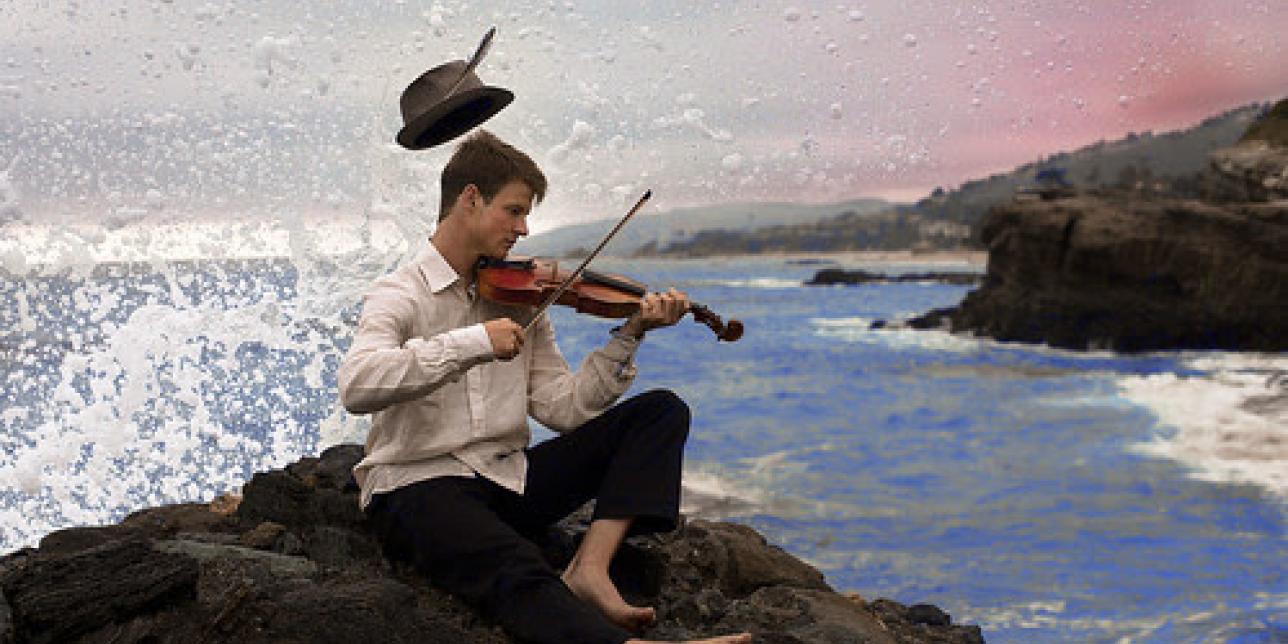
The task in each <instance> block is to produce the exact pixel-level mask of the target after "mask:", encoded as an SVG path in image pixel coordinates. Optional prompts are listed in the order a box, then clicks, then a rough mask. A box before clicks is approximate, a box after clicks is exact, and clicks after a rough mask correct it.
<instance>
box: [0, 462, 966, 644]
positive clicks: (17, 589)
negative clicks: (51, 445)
mask: <svg viewBox="0 0 1288 644" xmlns="http://www.w3.org/2000/svg"><path fill="white" fill-rule="evenodd" d="M361 453H362V447H361V446H359V445H340V446H336V447H333V448H330V449H328V450H327V451H325V452H323V454H322V455H321V456H320V457H317V458H305V459H301V460H300V461H299V462H296V463H294V464H292V465H290V466H288V467H286V468H284V469H282V470H275V471H271V472H264V473H260V474H256V475H255V476H254V477H253V479H252V480H251V481H250V482H248V483H247V484H246V486H245V487H244V489H243V495H242V497H241V498H240V499H239V500H238V499H236V498H231V499H230V498H221V499H218V500H217V501H216V502H215V503H212V504H183V505H173V506H164V507H159V508H150V509H147V510H142V511H139V512H136V513H134V514H132V515H130V516H129V517H127V518H126V519H125V520H124V521H122V522H121V523H120V524H117V525H113V526H103V527H92V528H72V529H68V530H62V531H59V532H55V533H53V534H50V535H48V536H47V537H46V538H45V539H43V540H42V541H41V543H40V547H39V548H27V549H23V550H20V551H17V552H13V553H10V554H8V555H6V556H5V557H3V558H2V559H0V591H3V595H2V596H0V644H3V643H6V642H40V643H43V642H87V643H88V642H103V643H106V642H139V641H150V642H184V643H185V644H191V643H193V642H203V641H205V642H223V641H229V642H231V641H236V642H299V643H305V642H309V643H317V642H337V643H338V642H346V643H347V642H355V641H381V642H430V643H435V642H443V643H445V644H446V643H448V642H451V643H460V642H485V643H486V642H497V643H504V642H509V641H511V640H510V639H509V638H508V637H506V636H505V634H504V633H502V632H501V631H500V629H499V628H497V627H496V626H495V625H494V624H492V623H491V622H489V621H488V620H487V618H486V617H484V616H482V615H479V614H478V613H477V612H475V611H474V610H473V609H472V608H470V607H469V606H466V605H465V604H463V603H461V602H460V601H458V600H456V599H455V598H453V597H450V596H448V595H447V594H445V593H443V592H442V591H440V590H437V589H435V588H433V587H432V586H431V585H430V584H429V583H428V581H427V580H425V579H424V578H423V577H421V576H420V575H419V574H417V573H416V572H415V571H413V570H410V569H408V568H406V567H404V566H402V565H401V564H399V565H391V564H390V563H388V562H387V561H386V560H385V558H384V557H383V556H382V554H381V551H380V547H379V544H378V543H377V542H376V539H375V538H374V536H373V535H372V534H371V533H370V532H369V531H368V529H367V527H366V525H365V521H364V520H363V515H362V513H361V512H359V511H358V510H357V497H356V495H357V490H356V488H355V486H354V485H353V482H352V479H351V478H350V477H349V474H348V472H349V469H350V468H351V467H352V465H353V464H354V463H356V462H357V460H358V459H359V458H360V457H361ZM588 516H589V515H588V513H586V512H581V513H578V514H575V515H574V516H572V517H569V518H568V519H567V520H565V521H564V522H562V523H560V524H559V525H557V526H555V527H554V528H553V529H552V530H551V532H550V538H549V540H548V543H546V544H544V545H545V552H546V553H547V556H548V557H549V558H550V560H551V562H552V564H553V565H555V566H561V565H563V564H564V563H565V562H566V561H567V560H568V559H570V558H571V556H572V552H573V550H574V549H575V547H576V544H577V542H578V540H579V539H580V537H581V535H582V534H583V533H584V531H585V529H586V520H587V517H588ZM613 575H614V577H615V578H616V579H617V580H618V583H619V586H620V587H621V588H622V590H623V594H624V595H626V596H627V598H628V600H632V601H635V602H639V603H647V604H649V605H652V606H655V607H657V609H658V614H659V617H660V621H659V623H658V624H657V626H655V627H654V628H653V629H651V630H650V631H649V632H648V633H646V634H645V635H646V636H648V637H653V638H659V639H683V638H689V637H697V636H708V635H715V634H722V633H730V632H737V631H743V630H749V631H751V632H753V633H755V635H756V641H757V642H775V643H798V642H837V643H840V642H981V641H983V638H982V636H981V634H980V631H979V629H978V627H975V626H967V625H956V624H953V623H952V620H951V618H950V617H949V616H948V615H947V614H946V613H944V612H943V611H941V610H940V609H938V608H936V607H933V606H929V605H917V606H912V607H907V606H903V605H901V604H898V603H896V602H892V601H889V600H877V601H874V602H871V603H868V602H865V601H864V600H862V599H860V598H858V597H857V596H854V595H849V596H845V595H841V594H838V593H836V592H834V591H833V590H832V589H831V588H829V587H828V585H827V583H826V582H825V581H824V579H823V575H822V574H821V573H820V572H819V571H817V570H816V569H814V568H813V567H811V566H809V565H807V564H805V563H804V562H802V561H800V560H799V559H796V558H795V557H793V556H791V555H790V554H788V553H786V552H784V551H783V550H781V549H779V548H776V547H774V546H772V545H770V544H768V543H767V542H766V541H765V539H764V538H763V537H762V536H761V535H760V534H758V533H757V532H756V531H754V530H752V529H751V528H748V527H746V526H742V525H738V524H734V523H721V522H709V521H701V520H690V521H686V522H684V523H683V525H682V526H681V527H680V528H679V529H677V530H676V531H674V532H671V533H668V534H663V535H652V536H647V537H635V538H631V539H629V540H628V541H627V542H626V543H625V544H624V545H623V547H622V550H621V551H620V553H619V556H618V557H617V559H616V560H615V561H614V566H613Z"/></svg>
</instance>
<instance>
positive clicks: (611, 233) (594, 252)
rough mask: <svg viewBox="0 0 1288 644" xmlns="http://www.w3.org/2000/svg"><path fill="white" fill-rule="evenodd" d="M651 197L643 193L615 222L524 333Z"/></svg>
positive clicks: (525, 329)
mask: <svg viewBox="0 0 1288 644" xmlns="http://www.w3.org/2000/svg"><path fill="white" fill-rule="evenodd" d="M652 196H653V191H652V190H645V191H644V196H642V197H640V200H639V201H637V202H635V206H634V207H633V208H631V211H630V212H628V213H626V216H625V217H622V220H621V221H619V222H617V225H616V226H613V229H612V230H610V231H608V234H607V235H605V236H604V238H603V239H601V240H599V245H598V246H596V247H595V250H592V251H590V254H589V255H587V256H586V259H583V260H581V265H580V266H578V267H577V270H574V271H573V272H572V273H570V274H569V275H568V277H567V278H565V279H564V281H563V283H562V284H560V285H559V288H557V289H555V292H554V293H551V294H550V297H547V298H546V301H545V302H542V303H541V306H539V307H537V312H536V314H534V315H533V316H532V320H531V321H529V322H528V325H527V326H525V327H523V332H524V333H527V332H528V331H529V330H530V329H532V325H533V324H536V323H537V320H538V319H540V318H541V314H542V313H545V312H546V309H548V308H550V305H551V304H554V303H555V302H556V301H557V300H558V299H559V296H561V295H563V294H564V291H566V290H568V287H569V286H571V285H572V283H573V282H575V281H577V278H578V277H581V274H582V272H583V271H585V270H586V267H587V266H589V265H590V262H591V260H593V259H595V256H596V255H598V254H599V251H601V250H604V247H605V246H607V245H608V242H609V240H611V239H612V238H613V236H614V235H616V234H617V231H619V230H621V229H622V226H625V225H626V222H627V221H630V218H631V217H634V216H635V213H637V212H639V210H640V208H643V207H644V202H646V201H648V200H649V197H652Z"/></svg>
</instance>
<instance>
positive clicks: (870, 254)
mask: <svg viewBox="0 0 1288 644" xmlns="http://www.w3.org/2000/svg"><path fill="white" fill-rule="evenodd" d="M598 259H605V260H610V261H614V262H618V261H638V260H645V261H662V262H673V261H677V262H694V261H697V262H707V261H711V260H717V259H721V260H723V259H743V260H752V259H766V260H781V261H789V262H799V261H802V260H806V261H810V262H815V261H817V262H818V263H828V262H833V263H838V264H843V263H846V262H855V263H863V262H881V263H887V264H967V265H970V266H979V267H980V268H983V267H984V266H986V265H987V264H988V251H985V250H935V251H912V250H845V251H825V252H815V253H809V252H771V253H736V254H721V255H703V256H700V257H673V256H666V255H649V256H639V257H630V256H624V255H603V256H601V257H599V258H598ZM561 261H572V259H571V258H561Z"/></svg>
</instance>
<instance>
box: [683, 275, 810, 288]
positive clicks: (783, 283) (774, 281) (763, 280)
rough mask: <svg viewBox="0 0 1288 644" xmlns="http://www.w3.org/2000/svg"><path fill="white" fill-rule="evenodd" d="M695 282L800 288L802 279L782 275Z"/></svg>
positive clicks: (729, 285) (744, 286)
mask: <svg viewBox="0 0 1288 644" xmlns="http://www.w3.org/2000/svg"><path fill="white" fill-rule="evenodd" d="M694 283H695V284H710V285H712V286H727V287H729V288H769V289H775V288H798V287H800V286H801V282H800V280H789V279H783V278H781V277H751V278H747V279H740V280H695V281H694Z"/></svg>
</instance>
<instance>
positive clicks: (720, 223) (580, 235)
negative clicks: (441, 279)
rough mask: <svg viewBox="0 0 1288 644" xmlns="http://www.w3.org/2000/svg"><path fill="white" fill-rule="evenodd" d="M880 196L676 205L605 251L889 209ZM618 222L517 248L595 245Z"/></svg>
mask: <svg viewBox="0 0 1288 644" xmlns="http://www.w3.org/2000/svg"><path fill="white" fill-rule="evenodd" d="M890 208H891V204H890V203H889V202H887V201H885V200H882V199H855V200H852V201H842V202H839V203H832V204H793V203H755V204H722V205H715V206H704V207H699V208H678V209H676V210H672V211H669V212H666V213H662V214H658V215H643V214H641V215H637V216H636V217H635V218H634V219H632V220H631V223H630V224H629V225H628V226H626V227H625V228H623V229H622V230H621V232H619V233H618V234H617V237H615V238H614V239H613V241H612V243H610V244H609V245H608V248H607V249H606V250H605V251H604V252H605V253H608V254H612V255H619V256H628V255H632V254H635V253H636V251H637V250H638V249H640V248H641V247H644V246H646V245H652V246H653V247H657V246H659V245H660V246H663V247H665V246H669V245H672V244H677V243H684V242H685V241H687V240H689V239H692V238H693V237H694V236H696V235H700V234H702V233H704V232H706V231H714V230H721V231H724V232H725V233H736V232H741V231H750V230H755V229H758V228H764V227H768V226H778V225H783V224H797V223H801V224H805V223H812V222H816V221H820V220H823V219H828V218H832V217H836V216H838V215H843V214H847V213H848V214H851V215H867V214H872V213H879V212H883V211H888V210H889V209H890ZM615 223H616V222H615V221H611V220H603V221H596V222H593V223H589V224H580V225H576V226H565V227H563V228H558V229H555V230H552V231H550V232H547V233H542V234H540V235H533V236H532V237H529V238H527V239H524V240H522V241H520V242H519V245H518V246H517V247H516V248H515V252H516V253H519V254H524V255H545V256H555V257H559V256H564V255H568V254H577V253H578V251H579V250H587V249H590V248H594V246H595V244H597V243H599V240H600V239H601V238H602V237H603V236H604V235H605V234H606V233H607V232H608V231H609V230H610V229H611V228H612V227H613V225H614V224H615Z"/></svg>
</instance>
